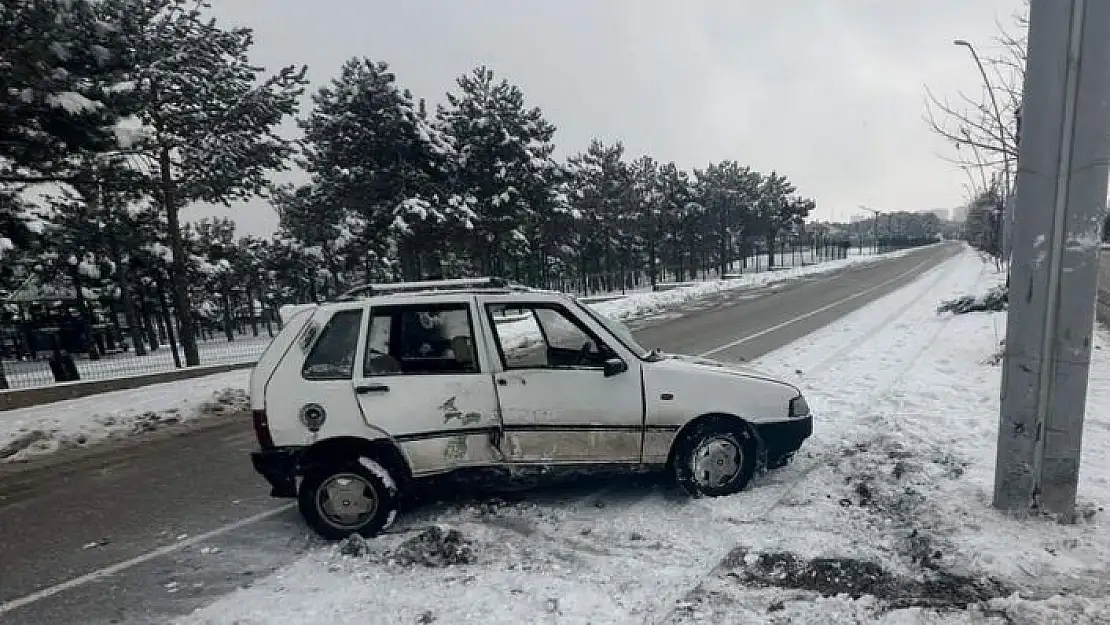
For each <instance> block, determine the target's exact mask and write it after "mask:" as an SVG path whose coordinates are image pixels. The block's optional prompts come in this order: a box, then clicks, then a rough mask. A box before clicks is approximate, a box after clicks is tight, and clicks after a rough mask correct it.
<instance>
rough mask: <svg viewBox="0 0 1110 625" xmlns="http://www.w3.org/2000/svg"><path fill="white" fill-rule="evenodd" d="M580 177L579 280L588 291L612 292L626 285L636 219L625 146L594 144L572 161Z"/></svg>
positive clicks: (572, 168) (575, 196)
mask: <svg viewBox="0 0 1110 625" xmlns="http://www.w3.org/2000/svg"><path fill="white" fill-rule="evenodd" d="M568 166H569V168H570V171H571V172H572V173H573V175H574V177H575V187H576V188H575V192H574V194H573V200H572V202H573V204H574V206H575V208H577V209H578V210H579V211H580V212H581V213H582V217H583V218H582V219H581V220H580V221H579V225H580V226H581V230H580V231H579V237H580V239H579V242H580V248H579V252H580V257H579V274H580V276H581V277H582V279H583V280H584V281H585V285H584V286H585V288H584V290H585V291H587V292H589V291H593V290H597V289H604V290H610V289H613V288H616V287H617V286H619V284H620V281H619V280H620V279H619V274H620V268H621V264H620V260H621V247H622V244H623V240H624V237H625V236H627V231H628V230H629V229H630V228H629V225H630V223H631V222H632V221H634V220H633V219H630V218H628V217H626V216H628V215H631V210H632V209H631V207H630V198H631V197H632V196H631V189H632V175H631V171H630V170H629V167H628V163H627V162H626V161H625V160H624V145H623V144H621V143H620V142H617V143H614V144H612V145H605V144H604V143H602V142H601V141H599V140H597V139H594V140H593V141H591V142H590V146H589V147H588V148H587V149H586V151H585V152H583V153H581V154H578V155H575V156H573V157H571V158H570V159H569V161H568Z"/></svg>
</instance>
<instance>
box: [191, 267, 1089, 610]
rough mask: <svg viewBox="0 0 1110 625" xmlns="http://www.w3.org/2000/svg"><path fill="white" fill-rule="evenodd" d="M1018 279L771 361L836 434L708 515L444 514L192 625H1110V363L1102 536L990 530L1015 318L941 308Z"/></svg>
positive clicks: (639, 509)
mask: <svg viewBox="0 0 1110 625" xmlns="http://www.w3.org/2000/svg"><path fill="white" fill-rule="evenodd" d="M999 279H1000V278H999V276H997V275H995V274H994V273H993V270H992V269H991V268H990V267H989V266H988V265H984V264H983V263H982V262H980V261H979V259H978V258H977V257H975V256H974V255H971V254H964V255H962V256H960V257H958V258H957V259H954V260H952V261H949V262H948V263H945V264H944V265H941V266H940V267H938V268H936V269H934V270H932V271H930V272H929V273H928V274H927V275H925V276H924V277H923V278H922V279H920V280H918V281H916V282H914V283H913V284H911V285H910V286H908V287H906V288H905V289H903V290H901V291H899V292H897V293H895V294H893V295H890V296H887V297H885V298H883V299H881V300H879V301H877V302H875V303H873V304H871V305H870V306H868V307H866V308H864V309H863V310H860V311H858V312H856V313H854V314H851V315H849V316H848V317H845V318H844V319H842V320H841V321H839V322H836V323H834V324H832V325H830V326H828V327H826V328H824V329H823V330H820V331H818V332H817V333H815V334H813V335H810V336H808V337H806V338H804V339H801V340H799V341H796V342H795V343H793V344H791V345H788V346H786V347H784V348H783V349H780V350H778V351H776V352H774V353H772V354H770V355H768V356H767V357H765V358H763V359H762V360H761V362H760V363H759V364H760V365H761V366H762V367H763V368H765V369H771V370H774V371H778V372H780V373H781V374H783V375H785V376H787V377H788V378H791V379H794V380H796V381H797V382H798V383H799V384H800V385H802V386H803V387H804V388H805V389H806V390H807V392H808V394H809V396H810V397H811V404H812V405H813V406H814V409H815V412H816V413H817V414H818V421H817V424H816V427H815V433H814V436H813V438H812V439H811V440H810V442H809V443H808V444H807V445H806V447H805V448H803V450H804V452H805V453H804V455H803V456H802V457H800V458H798V459H797V460H796V461H795V463H794V464H792V465H791V466H789V467H787V468H785V469H782V470H779V471H774V472H771V473H769V474H767V475H765V476H762V477H760V478H758V479H757V480H756V481H755V482H754V483H753V486H752V488H751V489H750V490H749V491H747V492H745V493H743V494H741V495H738V496H734V497H728V498H722V499H700V500H692V501H691V500H687V499H685V498H683V497H681V496H679V495H678V494H677V493H675V492H674V490H673V489H672V488H671V487H669V486H668V485H667V484H665V483H660V482H658V481H652V480H645V481H643V482H642V483H639V484H635V485H629V484H627V482H614V483H613V484H612V485H611V486H610V487H609V488H608V489H606V490H603V491H601V492H598V491H596V490H595V489H591V488H583V489H582V491H581V496H580V497H577V498H576V497H574V496H570V497H569V498H568V493H567V492H566V491H560V492H558V493H557V494H546V495H545V494H542V493H541V494H538V495H535V496H532V495H530V496H528V497H527V498H525V499H522V500H520V501H492V502H490V501H478V502H475V501H455V502H447V503H442V504H439V505H434V506H430V507H427V508H425V509H422V510H420V511H418V512H417V514H415V515H410V516H409V517H407V518H406V519H405V520H404V523H403V525H402V526H400V527H399V528H397V531H396V533H394V534H392V535H390V536H386V537H381V538H379V539H376V540H374V541H371V542H370V543H369V545H368V546H366V548H365V551H366V552H365V553H361V554H359V555H354V556H351V555H344V554H343V553H342V550H341V549H340V548H338V547H326V548H320V549H316V550H312V551H310V552H309V553H308V554H307V555H306V556H305V557H303V558H302V559H301V560H299V561H297V562H296V563H294V564H293V565H291V566H289V567H287V568H285V569H282V570H280V571H279V572H277V573H276V574H274V575H272V576H271V577H269V578H267V579H265V580H262V581H261V582H258V583H256V584H254V585H253V586H252V587H250V588H248V589H245V590H242V591H240V592H237V593H234V594H232V595H230V596H229V597H227V598H226V599H223V600H220V601H217V602H216V603H214V604H212V605H210V606H208V607H206V608H204V609H201V610H199V611H198V612H196V613H194V614H192V615H190V616H188V617H186V618H183V619H181V620H180V621H179V625H199V624H201V623H205V624H209V623H211V624H215V623H240V624H247V623H272V622H277V621H280V622H282V623H290V624H299V623H306V624H307V623H320V622H328V623H360V624H364V623H430V622H436V623H472V622H473V623H483V624H493V623H547V622H550V623H594V624H599V623H644V622H649V623H763V622H767V623H772V622H774V623H791V622H797V623H856V622H886V623H941V622H944V623H973V622H992V621H997V622H999V623H1001V622H1015V623H1044V622H1049V621H1048V620H1047V619H1049V618H1055V619H1061V620H1059V621H1058V622H1067V623H1106V622H1110V602H1108V601H1107V599H1106V596H1107V591H1108V580H1110V576H1108V574H1107V566H1108V564H1107V562H1108V558H1107V556H1108V555H1110V533H1108V532H1106V528H1105V526H1104V520H1103V519H1102V513H1101V508H1099V507H1098V506H1100V505H1102V504H1104V503H1105V502H1106V500H1107V496H1108V495H1110V488H1108V486H1107V481H1108V479H1110V460H1108V459H1106V458H1105V455H1103V454H1100V453H1097V452H1096V451H1095V450H1098V449H1102V448H1105V447H1106V445H1107V444H1110V410H1108V409H1107V408H1105V406H1106V399H1107V396H1108V395H1110V379H1108V378H1110V356H1108V355H1107V354H1106V352H1105V351H1104V350H1102V349H1099V350H1097V351H1096V357H1095V363H1094V371H1095V374H1094V376H1093V379H1092V386H1093V389H1092V393H1091V401H1090V404H1089V406H1090V411H1089V416H1088V435H1087V436H1086V438H1085V452H1086V453H1085V456H1084V465H1083V467H1084V480H1083V483H1082V484H1081V492H1080V495H1081V499H1082V501H1083V502H1084V510H1086V511H1089V515H1088V516H1087V517H1086V518H1084V520H1083V521H1082V522H1081V523H1080V524H1078V525H1076V526H1071V527H1061V526H1059V525H1056V524H1054V523H1051V522H1049V521H1045V520H1040V519H1024V520H1018V519H1011V518H1008V517H1006V516H1004V515H1001V514H998V513H996V512H995V511H993V510H992V509H990V508H989V494H990V487H991V483H992V474H991V471H992V465H993V459H994V433H995V432H996V427H997V424H996V410H997V389H998V379H999V374H1000V372H999V368H998V366H997V363H996V362H993V360H992V356H993V355H994V354H996V353H997V352H998V350H999V346H998V345H999V340H1000V339H1001V336H1002V334H1003V331H1004V324H1005V317H1004V314H1002V313H993V314H973V315H965V316H949V315H943V316H941V315H937V314H936V311H935V309H936V306H937V304H938V303H939V302H940V301H941V300H943V299H947V298H950V297H954V296H957V295H962V294H965V293H967V292H975V291H983V290H985V289H987V288H989V287H990V286H992V285H993V284H995V283H996V282H997V281H998V280H999ZM1104 344H1105V339H1104V338H1102V337H1100V339H1099V347H1100V348H1101V347H1102V346H1103V345H1104ZM569 488H570V489H571V493H572V494H573V492H574V490H573V488H574V487H573V486H572V487H569ZM431 528H442V531H441V530H437V529H431ZM455 532H457V534H456V533H455ZM356 547H358V546H357V545H356ZM348 551H349V549H348ZM356 551H358V549H356ZM433 556H434V557H433ZM445 560H446V561H445ZM413 561H416V562H417V563H416V564H413V563H412V562H413ZM421 562H424V564H421ZM1017 593H1020V595H1019V594H1017ZM1058 593H1065V596H1061V597H1055V598H1050V597H1052V596H1053V595H1056V594H1058ZM1022 597H1024V598H1022ZM1004 619H1009V621H1006V620H1004Z"/></svg>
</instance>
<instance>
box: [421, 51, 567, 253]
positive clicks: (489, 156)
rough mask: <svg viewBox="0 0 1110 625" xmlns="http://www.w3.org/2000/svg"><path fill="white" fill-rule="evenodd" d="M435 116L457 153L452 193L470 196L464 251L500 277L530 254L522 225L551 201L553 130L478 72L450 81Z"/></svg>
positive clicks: (515, 91) (517, 96) (520, 97)
mask: <svg viewBox="0 0 1110 625" xmlns="http://www.w3.org/2000/svg"><path fill="white" fill-rule="evenodd" d="M457 87H458V90H457V91H456V92H452V93H448V94H447V104H446V105H443V106H440V107H439V109H438V112H437V118H438V121H439V124H440V126H441V128H443V130H444V131H445V132H446V133H447V134H449V135H450V136H451V138H452V140H453V144H454V146H455V148H456V149H457V151H458V164H459V168H458V174H457V176H456V177H455V185H454V192H455V194H456V195H458V196H460V197H464V198H474V202H475V203H474V210H475V212H476V213H477V218H478V219H477V223H476V224H475V226H476V227H475V229H474V231H473V234H472V236H471V237H470V239H471V241H470V247H471V250H472V253H473V254H474V258H475V259H476V261H477V263H476V264H477V269H478V271H480V272H482V273H486V274H505V273H507V272H508V271H510V270H511V269H513V268H514V261H519V259H520V258H521V257H522V256H524V255H526V254H527V253H528V252H529V250H530V248H531V241H529V240H528V233H527V224H528V223H530V222H531V221H532V219H533V216H534V214H535V213H536V211H537V210H544V209H543V208H541V207H542V205H543V203H546V202H547V201H554V200H555V199H556V198H557V194H558V189H557V186H558V184H557V182H558V164H557V163H555V162H554V161H553V160H552V159H551V154H552V152H553V151H554V145H553V144H552V138H553V137H554V135H555V127H554V126H553V125H551V124H550V123H548V121H547V120H546V119H545V118H544V116H543V112H542V111H541V110H540V109H539V108H530V109H529V108H526V107H525V103H524V93H523V92H522V91H521V90H520V88H519V87H517V86H516V85H513V84H510V83H509V82H508V81H507V80H504V79H502V80H500V81H497V80H496V79H495V78H494V73H493V70H490V69H489V68H487V67H485V66H482V67H479V68H477V69H475V70H473V71H472V72H470V73H469V74H465V75H463V76H461V77H460V78H459V79H458V80H457Z"/></svg>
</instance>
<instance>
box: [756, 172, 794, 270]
mask: <svg viewBox="0 0 1110 625" xmlns="http://www.w3.org/2000/svg"><path fill="white" fill-rule="evenodd" d="M794 191H795V188H794V185H793V184H791V182H790V181H789V180H788V179H787V178H786V176H782V175H779V174H778V172H775V171H772V172H771V173H770V174H768V175H766V176H764V177H763V180H762V182H761V184H760V185H759V199H758V201H757V202H756V205H755V222H756V224H757V226H756V227H757V228H758V231H759V232H760V233H761V234H762V235H763V241H764V245H765V246H766V252H767V267H768V268H771V267H774V266H775V254H776V252H777V245H778V242H779V235H780V234H782V233H783V231H784V229H785V228H787V227H788V224H789V223H791V222H792V219H793V218H792V216H791V209H790V207H789V201H790V195H791V194H792V193H794Z"/></svg>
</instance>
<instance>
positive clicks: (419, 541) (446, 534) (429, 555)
mask: <svg viewBox="0 0 1110 625" xmlns="http://www.w3.org/2000/svg"><path fill="white" fill-rule="evenodd" d="M389 559H390V560H391V561H392V562H395V563H397V564H405V565H415V564H420V565H423V566H428V567H435V568H440V567H445V566H453V565H458V564H471V563H472V562H474V548H473V547H472V546H471V544H470V541H469V540H467V539H466V538H465V537H464V536H463V535H462V533H461V532H459V530H457V529H452V528H447V529H444V528H442V527H439V526H438V525H433V526H431V527H429V528H427V529H425V530H424V531H422V532H420V533H419V534H417V535H416V536H413V537H412V538H409V539H408V540H406V541H405V542H403V543H401V544H400V545H399V546H398V547H397V548H396V549H395V550H394V551H393V553H392V554H390V556H389Z"/></svg>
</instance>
